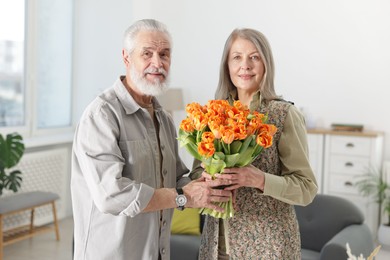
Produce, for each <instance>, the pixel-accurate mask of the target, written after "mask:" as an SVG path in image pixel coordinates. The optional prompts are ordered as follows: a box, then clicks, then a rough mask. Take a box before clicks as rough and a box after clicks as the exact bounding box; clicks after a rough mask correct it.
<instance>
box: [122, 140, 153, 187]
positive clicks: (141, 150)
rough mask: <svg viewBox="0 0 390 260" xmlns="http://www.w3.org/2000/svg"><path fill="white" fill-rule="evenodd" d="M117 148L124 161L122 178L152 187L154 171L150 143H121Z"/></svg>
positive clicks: (137, 141) (141, 141) (135, 141)
mask: <svg viewBox="0 0 390 260" xmlns="http://www.w3.org/2000/svg"><path fill="white" fill-rule="evenodd" d="M119 147H120V149H121V152H122V155H123V158H124V159H125V166H124V168H123V173H122V176H123V177H127V178H129V179H131V180H133V181H136V182H142V183H145V184H147V185H150V186H153V183H154V181H153V180H154V178H155V173H156V170H155V162H154V157H153V154H154V153H153V151H152V149H151V148H150V143H149V142H148V141H147V140H146V139H143V140H132V141H121V142H119Z"/></svg>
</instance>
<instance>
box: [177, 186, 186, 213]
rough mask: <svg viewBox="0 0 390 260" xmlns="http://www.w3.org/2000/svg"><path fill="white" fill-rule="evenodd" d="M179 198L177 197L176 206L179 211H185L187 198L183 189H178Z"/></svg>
mask: <svg viewBox="0 0 390 260" xmlns="http://www.w3.org/2000/svg"><path fill="white" fill-rule="evenodd" d="M176 191H177V196H176V199H175V201H176V205H177V209H178V210H184V206H185V205H186V203H187V197H186V196H185V195H184V194H183V189H180V188H176Z"/></svg>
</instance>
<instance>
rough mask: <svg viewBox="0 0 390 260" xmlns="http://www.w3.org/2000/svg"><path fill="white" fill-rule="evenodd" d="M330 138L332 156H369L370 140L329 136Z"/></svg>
mask: <svg viewBox="0 0 390 260" xmlns="http://www.w3.org/2000/svg"><path fill="white" fill-rule="evenodd" d="M330 138H331V139H330V152H331V153H332V154H346V155H360V156H369V155H370V152H371V139H370V138H367V137H351V136H331V137H330Z"/></svg>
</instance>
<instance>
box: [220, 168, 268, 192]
mask: <svg viewBox="0 0 390 260" xmlns="http://www.w3.org/2000/svg"><path fill="white" fill-rule="evenodd" d="M215 176H216V177H217V179H218V180H222V179H223V180H225V181H226V182H225V183H226V185H229V186H228V187H226V188H225V190H235V189H238V188H240V187H252V188H258V189H260V190H261V191H263V190H264V183H265V174H264V172H263V171H261V170H260V169H258V168H256V167H255V166H253V165H248V166H245V167H239V168H225V169H224V170H223V174H216V175H215Z"/></svg>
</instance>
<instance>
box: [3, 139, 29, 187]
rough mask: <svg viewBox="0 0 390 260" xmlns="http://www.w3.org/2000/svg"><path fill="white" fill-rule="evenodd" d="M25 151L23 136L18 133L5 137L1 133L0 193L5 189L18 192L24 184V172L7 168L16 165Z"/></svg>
mask: <svg viewBox="0 0 390 260" xmlns="http://www.w3.org/2000/svg"><path fill="white" fill-rule="evenodd" d="M23 153H24V144H23V138H22V136H21V135H19V134H18V133H12V134H7V136H6V137H5V138H4V137H3V135H1V134H0V195H2V194H3V189H8V190H12V191H13V192H17V191H18V189H19V188H20V186H21V184H22V176H21V175H22V172H21V171H19V170H12V171H10V170H7V169H10V168H12V167H13V166H15V165H16V164H17V163H18V162H19V161H20V159H21V158H22V156H23Z"/></svg>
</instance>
